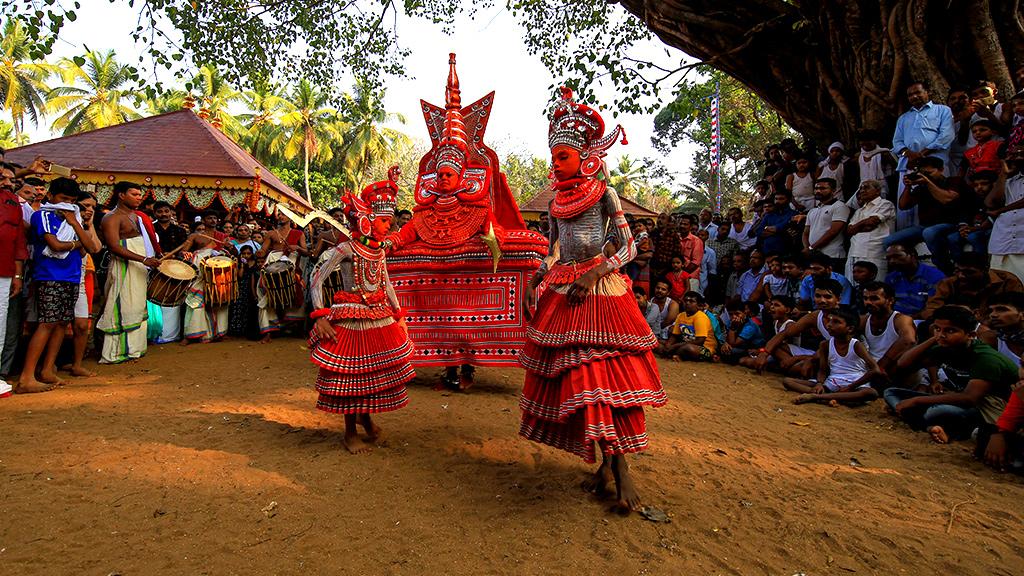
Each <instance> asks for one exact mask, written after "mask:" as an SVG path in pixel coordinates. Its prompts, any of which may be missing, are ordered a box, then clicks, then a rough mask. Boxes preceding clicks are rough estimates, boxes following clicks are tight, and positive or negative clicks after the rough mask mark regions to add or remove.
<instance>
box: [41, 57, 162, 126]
mask: <svg viewBox="0 0 1024 576" xmlns="http://www.w3.org/2000/svg"><path fill="white" fill-rule="evenodd" d="M60 74H61V78H62V79H63V81H64V84H65V85H64V86H57V87H55V88H53V89H52V90H50V92H49V93H47V95H46V112H47V113H48V114H52V115H55V116H57V118H55V119H54V121H53V129H54V130H60V131H62V132H63V134H64V135H65V136H67V135H69V134H76V133H78V132H84V131H86V130H95V129H97V128H103V127H105V126H113V125H115V124H120V123H122V122H127V121H129V120H134V119H136V118H140V115H139V113H138V112H136V111H135V110H134V109H133V108H132V107H131V106H129V105H128V102H129V101H130V100H138V99H140V98H141V96H142V94H141V93H139V92H138V91H136V90H134V89H132V88H131V87H130V86H131V84H130V83H131V80H132V79H131V75H132V71H131V69H130V68H129V67H127V66H124V65H122V64H120V63H119V62H118V61H117V59H116V58H115V57H114V51H113V50H108V51H107V52H105V53H100V52H89V53H87V54H86V55H85V57H84V58H65V59H63V60H61V63H60Z"/></svg>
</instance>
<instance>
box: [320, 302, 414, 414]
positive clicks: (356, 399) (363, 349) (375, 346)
mask: <svg viewBox="0 0 1024 576" xmlns="http://www.w3.org/2000/svg"><path fill="white" fill-rule="evenodd" d="M332 325H333V326H334V333H335V335H336V338H335V340H334V341H333V342H322V341H320V340H319V339H317V338H316V336H315V335H313V334H311V335H310V339H309V349H310V358H311V359H312V361H313V363H314V364H316V365H317V366H319V367H320V373H319V374H318V375H317V379H316V389H317V392H319V393H320V395H319V398H318V399H317V403H316V406H317V408H318V409H320V410H324V411H326V412H335V413H342V414H363V413H376V412H390V411H392V410H398V409H399V408H402V407H404V406H405V405H406V404H408V403H409V398H408V395H407V393H406V389H405V384H406V383H407V382H409V381H410V380H412V379H413V378H415V376H416V372H415V370H413V367H412V365H411V364H410V363H409V358H410V357H411V356H412V351H413V347H412V342H411V341H410V340H409V338H408V336H407V335H406V333H405V331H404V330H402V328H401V327H400V326H399V325H398V323H397V322H395V321H394V320H393V319H391V318H390V317H389V318H384V319H381V320H360V319H352V320H336V321H334V322H332Z"/></svg>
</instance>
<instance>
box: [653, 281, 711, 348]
mask: <svg viewBox="0 0 1024 576" xmlns="http://www.w3.org/2000/svg"><path fill="white" fill-rule="evenodd" d="M703 304H704V297H703V296H701V295H700V293H698V292H693V291H690V292H687V293H686V294H685V295H683V311H682V312H680V313H679V315H678V316H676V321H675V322H674V323H673V324H672V336H671V339H670V340H669V344H668V345H667V346H666V347H665V352H664V354H665V356H667V357H669V358H671V359H672V360H674V361H679V360H707V361H713V360H714V359H715V352H716V351H717V349H718V340H716V339H715V331H714V328H712V326H711V320H710V319H709V318H708V315H707V314H705V313H704V311H703V310H701V306H702V305H703Z"/></svg>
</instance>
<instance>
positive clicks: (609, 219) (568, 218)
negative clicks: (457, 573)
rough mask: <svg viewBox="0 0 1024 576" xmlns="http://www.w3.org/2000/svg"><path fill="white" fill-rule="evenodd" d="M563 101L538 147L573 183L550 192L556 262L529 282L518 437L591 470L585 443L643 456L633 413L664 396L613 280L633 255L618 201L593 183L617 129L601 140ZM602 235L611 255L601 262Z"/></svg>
mask: <svg viewBox="0 0 1024 576" xmlns="http://www.w3.org/2000/svg"><path fill="white" fill-rule="evenodd" d="M571 96H572V93H571V92H570V91H568V90H567V89H565V91H564V94H563V98H564V99H563V101H562V102H561V104H560V105H559V106H558V107H557V108H556V110H555V112H554V115H553V117H552V119H551V126H550V129H549V136H548V142H549V144H550V146H551V148H552V149H553V150H555V154H553V157H555V158H557V157H558V154H557V152H558V147H560V146H562V147H564V146H568V147H569V148H570V149H572V150H575V151H576V152H578V160H580V161H581V164H580V166H579V172H578V173H577V174H576V176H575V177H571V178H570V177H567V178H565V179H564V180H562V181H558V182H556V183H555V184H554V187H555V189H556V193H555V198H554V200H553V201H552V202H551V206H550V215H551V219H552V229H551V237H550V241H551V245H552V246H554V243H555V242H559V243H560V253H559V258H560V259H559V261H558V262H557V263H555V264H554V265H553V266H552V267H551V269H550V270H546V269H545V267H543V266H542V267H541V269H540V270H539V271H538V272H537V278H535V279H534V286H537V288H538V290H537V292H538V293H539V294H540V297H539V300H538V303H537V311H536V313H535V314H534V317H533V320H532V321H531V322H530V326H529V331H528V340H527V343H526V348H525V350H524V351H523V354H522V356H521V358H520V360H521V363H522V365H523V367H524V368H526V382H525V384H524V386H523V395H522V399H521V401H520V408H521V409H522V425H521V427H520V432H519V433H520V434H521V435H522V436H524V437H526V438H528V439H530V440H533V441H535V442H541V443H544V444H549V445H551V446H554V447H556V448H559V449H562V450H566V451H568V452H571V453H573V454H576V455H578V456H581V457H582V458H583V459H584V460H585V461H587V462H593V461H594V460H595V459H596V458H595V451H594V442H597V443H598V444H599V445H600V446H601V450H602V451H603V452H604V453H605V454H608V455H614V454H626V453H629V452H637V451H640V450H643V449H645V448H646V447H647V429H646V424H645V420H644V409H643V406H645V405H652V406H661V405H664V404H665V402H666V401H667V397H666V395H665V392H664V391H663V390H662V387H661V377H660V376H659V374H658V366H657V363H656V362H655V359H654V354H653V352H652V350H653V349H654V347H655V346H656V345H657V340H656V339H655V337H654V334H652V333H651V329H650V327H649V326H648V325H647V322H646V321H645V320H644V317H643V315H642V314H641V313H640V310H639V309H638V308H637V305H636V300H635V299H634V296H633V293H632V289H631V286H630V283H629V280H628V279H627V278H626V277H625V276H624V275H623V274H621V273H620V272H619V271H618V269H619V267H621V266H623V265H624V264H626V263H627V262H629V261H630V260H632V259H633V257H634V256H636V245H635V243H634V240H633V236H632V234H631V233H630V229H629V225H628V224H627V223H626V220H625V217H624V215H623V213H622V209H621V207H620V205H619V199H618V196H617V195H616V193H615V191H614V190H613V189H612V188H611V187H608V186H606V185H605V181H604V180H603V179H601V178H598V177H597V174H598V173H599V172H601V171H602V170H603V168H604V164H603V161H602V160H601V158H602V157H603V156H604V152H605V150H607V149H608V148H609V147H611V145H612V144H613V143H614V141H615V140H616V138H617V136H618V135H619V133H620V132H621V128H619V127H616V129H615V130H614V131H613V132H612V133H611V134H609V135H607V136H605V135H604V121H603V120H602V119H601V117H600V116H599V115H598V113H597V111H595V110H593V109H591V108H589V107H587V106H583V105H580V104H576V103H575V102H573V101H572V99H571ZM623 142H625V139H623ZM556 169H557V167H556ZM556 175H557V174H556ZM609 229H610V230H614V233H615V234H616V236H617V238H618V241H619V246H620V248H619V251H618V252H617V253H616V254H615V255H614V256H612V257H605V256H604V246H605V243H606V238H607V235H606V233H605V230H609ZM538 278H539V279H540V281H539V282H538ZM590 282H593V284H592V287H590V288H587V287H586V286H587V284H588V283H590Z"/></svg>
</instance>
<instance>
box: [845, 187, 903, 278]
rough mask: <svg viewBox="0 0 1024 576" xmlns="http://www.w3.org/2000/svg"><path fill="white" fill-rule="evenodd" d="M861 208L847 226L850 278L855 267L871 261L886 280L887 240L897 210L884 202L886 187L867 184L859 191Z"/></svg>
mask: <svg viewBox="0 0 1024 576" xmlns="http://www.w3.org/2000/svg"><path fill="white" fill-rule="evenodd" d="M857 204H858V205H859V206H860V208H858V209H857V211H856V212H854V213H853V216H852V217H851V218H850V222H849V224H848V225H847V226H846V236H847V237H848V238H849V239H850V249H849V251H848V252H847V258H846V277H847V278H853V265H854V264H855V263H857V262H862V261H867V262H871V263H872V264H874V265H875V266H878V278H885V274H886V272H888V267H887V265H886V262H885V245H884V242H885V239H886V237H888V236H889V235H890V234H891V233H892V231H893V229H894V225H895V224H896V206H895V205H893V203H892V202H890V201H888V200H886V199H885V198H882V183H881V182H879V181H878V180H865V181H864V182H861V185H860V188H859V189H858V190H857Z"/></svg>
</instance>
